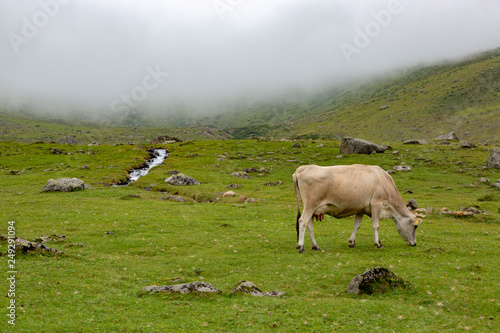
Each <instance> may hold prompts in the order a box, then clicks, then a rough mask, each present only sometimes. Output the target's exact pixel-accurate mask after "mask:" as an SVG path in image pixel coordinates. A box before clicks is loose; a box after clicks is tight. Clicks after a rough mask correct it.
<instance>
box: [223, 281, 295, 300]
mask: <svg viewBox="0 0 500 333" xmlns="http://www.w3.org/2000/svg"><path fill="white" fill-rule="evenodd" d="M231 293H232V294H235V293H244V294H250V295H252V296H257V297H263V296H271V297H279V296H282V295H284V294H285V293H284V292H283V291H279V290H275V291H268V292H263V291H262V290H260V289H259V287H257V285H256V284H255V283H253V282H252V281H239V282H238V285H237V286H236V288H234V290H233V291H231Z"/></svg>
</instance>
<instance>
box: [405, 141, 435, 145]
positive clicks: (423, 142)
mask: <svg viewBox="0 0 500 333" xmlns="http://www.w3.org/2000/svg"><path fill="white" fill-rule="evenodd" d="M403 144H404V145H427V144H429V143H428V142H427V141H425V140H406V141H405V142H403Z"/></svg>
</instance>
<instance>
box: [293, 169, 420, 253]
mask: <svg viewBox="0 0 500 333" xmlns="http://www.w3.org/2000/svg"><path fill="white" fill-rule="evenodd" d="M293 182H294V186H295V196H296V198H297V210H298V213H297V224H296V227H297V242H298V245H297V249H299V253H302V252H304V235H305V231H306V228H307V230H308V231H309V236H310V237H311V242H312V248H313V250H319V246H318V243H316V240H315V239H314V233H313V218H315V219H316V220H320V221H321V220H323V218H324V216H325V214H327V215H331V216H333V217H335V218H343V217H347V216H352V215H354V216H355V218H354V228H353V231H352V235H351V237H350V238H349V247H355V246H356V243H355V238H356V231H357V230H358V228H359V226H360V225H361V220H362V218H363V215H368V216H370V217H371V218H372V224H373V232H374V234H375V245H376V246H377V247H379V248H383V246H382V244H380V240H379V237H378V229H379V219H387V218H392V219H393V220H394V222H395V224H396V229H397V231H398V233H399V234H400V235H401V237H402V238H403V240H405V241H406V243H407V244H408V245H411V246H415V245H417V241H416V237H415V230H416V229H417V226H418V224H419V223H420V222H422V221H421V220H420V219H416V217H415V216H414V215H413V214H412V213H411V212H410V210H409V209H408V208H407V207H406V206H405V203H404V201H403V198H401V196H400V195H399V192H398V190H397V189H396V185H394V181H393V180H392V178H391V176H389V174H388V173H387V172H385V171H384V170H382V168H380V167H378V166H371V165H361V164H355V165H337V166H330V167H320V166H317V165H305V166H301V167H299V168H297V170H296V171H295V173H294V174H293ZM300 199H302V202H303V205H304V211H303V214H302V215H301V214H300Z"/></svg>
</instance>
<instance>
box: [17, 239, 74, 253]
mask: <svg viewBox="0 0 500 333" xmlns="http://www.w3.org/2000/svg"><path fill="white" fill-rule="evenodd" d="M15 247H16V251H21V252H22V253H30V252H42V253H55V254H66V253H65V252H62V251H59V250H57V249H53V248H50V247H47V246H45V245H44V244H42V243H38V242H30V241H29V240H26V239H22V238H16V240H15Z"/></svg>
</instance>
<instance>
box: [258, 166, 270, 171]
mask: <svg viewBox="0 0 500 333" xmlns="http://www.w3.org/2000/svg"><path fill="white" fill-rule="evenodd" d="M259 172H269V171H267V169H266V168H264V167H260V168H259Z"/></svg>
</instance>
